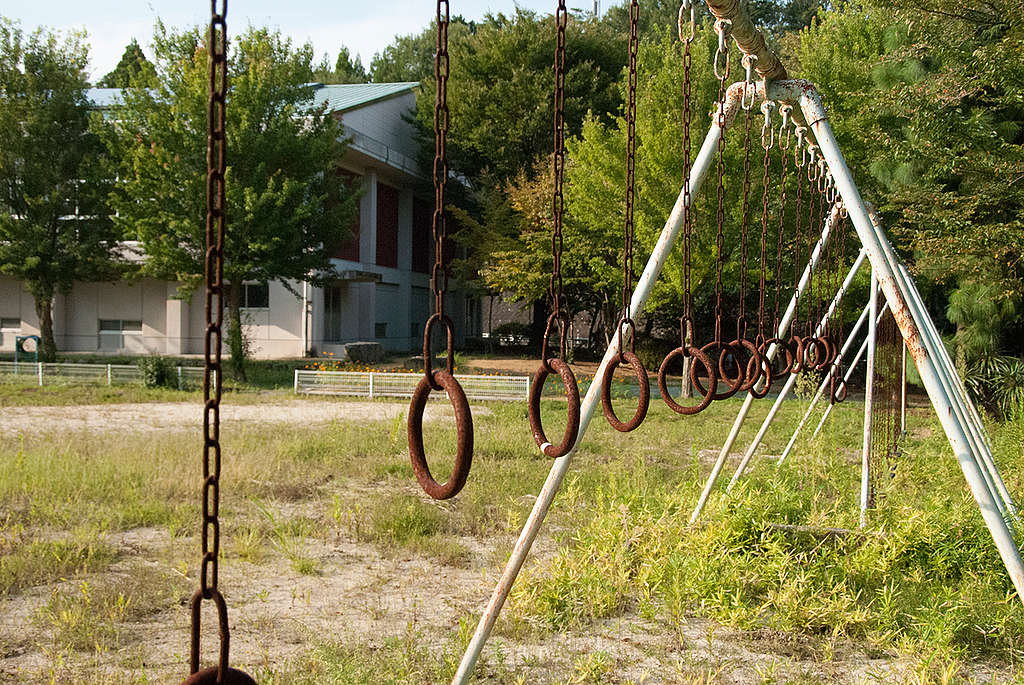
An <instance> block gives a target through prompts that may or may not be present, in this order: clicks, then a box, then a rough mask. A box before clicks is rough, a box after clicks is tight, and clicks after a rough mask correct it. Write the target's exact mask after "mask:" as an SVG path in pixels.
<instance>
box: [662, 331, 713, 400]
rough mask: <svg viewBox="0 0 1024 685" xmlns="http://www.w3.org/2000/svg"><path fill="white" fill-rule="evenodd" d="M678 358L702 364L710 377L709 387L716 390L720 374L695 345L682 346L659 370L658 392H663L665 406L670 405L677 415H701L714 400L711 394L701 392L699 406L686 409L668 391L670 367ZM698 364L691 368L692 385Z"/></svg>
mask: <svg viewBox="0 0 1024 685" xmlns="http://www.w3.org/2000/svg"><path fill="white" fill-rule="evenodd" d="M676 357H682V358H683V359H685V358H686V357H690V358H691V359H693V360H695V361H698V362H700V364H701V366H703V367H704V370H705V371H706V372H707V375H708V387H709V388H714V387H717V386H718V373H717V372H716V371H715V367H714V364H712V363H711V358H710V357H708V355H707V354H705V353H704V352H703V351H701V349H700V348H698V347H694V346H693V345H687V346H680V347H677V348H676V349H674V350H672V351H671V352H669V353H668V356H666V357H665V359H664V360H663V361H662V362H661V367H660V368H659V369H658V390H659V391H660V392H661V399H663V400H665V404H667V405H668V407H669V409H671V410H672V411H674V412H675V413H677V414H683V415H685V416H692V415H694V414H699V413H700V412H702V411H704V410H705V409H707V408H708V406H710V405H711V400H713V399H714V398H713V397H712V396H711V395H712V393H711V392H701V393H700V394H701V400H700V402H698V403H697V404H695V405H693V406H690V407H686V406H683V405H681V404H679V403H677V402H676V401H675V400H674V399H672V394H671V393H670V392H669V391H668V367H669V365H670V364H671V363H672V361H673V360H674V359H675V358H676ZM695 366H696V364H692V365H691V366H690V379H691V385H693V383H692V379H693V377H694V375H695V374H694V367H695Z"/></svg>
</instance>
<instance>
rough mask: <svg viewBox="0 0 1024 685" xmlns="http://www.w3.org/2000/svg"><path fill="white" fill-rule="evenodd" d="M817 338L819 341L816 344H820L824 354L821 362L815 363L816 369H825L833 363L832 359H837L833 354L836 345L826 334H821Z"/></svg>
mask: <svg viewBox="0 0 1024 685" xmlns="http://www.w3.org/2000/svg"><path fill="white" fill-rule="evenodd" d="M815 340H816V341H817V342H816V344H817V345H819V346H820V349H821V350H822V354H821V362H820V363H818V364H817V365H815V367H814V370H815V371H824V370H825V369H827V368H828V367H829V366H830V365H831V364H832V360H833V359H835V355H834V354H833V348H834V346H833V344H832V340H831V339H830V338H829V337H828V336H825V335H819V336H818V337H817V338H815Z"/></svg>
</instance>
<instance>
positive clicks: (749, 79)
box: [740, 55, 763, 110]
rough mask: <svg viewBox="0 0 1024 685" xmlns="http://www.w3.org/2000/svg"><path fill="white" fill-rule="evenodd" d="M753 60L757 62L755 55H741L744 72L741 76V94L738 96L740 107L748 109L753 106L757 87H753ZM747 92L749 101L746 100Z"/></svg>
mask: <svg viewBox="0 0 1024 685" xmlns="http://www.w3.org/2000/svg"><path fill="white" fill-rule="evenodd" d="M755 62H757V55H743V70H744V71H745V72H746V73H745V75H744V78H743V95H742V96H741V97H740V107H742V108H743V109H744V110H749V109H750V108H751V107H753V106H754V99H755V97H756V96H757V89H756V88H755V87H754V63H755ZM748 93H749V94H750V102H747V94H748ZM762 107H763V105H762Z"/></svg>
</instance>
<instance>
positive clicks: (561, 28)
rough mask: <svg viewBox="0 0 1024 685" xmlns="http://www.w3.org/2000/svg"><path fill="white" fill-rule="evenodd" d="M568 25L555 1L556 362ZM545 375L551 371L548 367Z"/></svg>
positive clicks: (552, 290)
mask: <svg viewBox="0 0 1024 685" xmlns="http://www.w3.org/2000/svg"><path fill="white" fill-rule="evenodd" d="M568 23H569V10H568V9H567V8H566V6H565V0H558V9H557V10H556V11H555V25H556V27H557V39H556V45H555V65H554V69H555V102H554V108H555V114H554V176H555V179H554V186H555V187H554V193H553V195H552V200H551V212H552V216H553V223H554V225H553V228H552V231H551V280H550V283H549V286H548V292H549V294H550V295H551V316H552V318H554V319H556V320H559V321H561V326H560V328H559V331H560V337H559V356H558V358H559V359H562V360H564V359H565V352H566V337H565V336H566V330H565V322H564V321H563V320H562V319H563V316H564V314H563V312H562V247H563V239H562V215H563V212H564V208H565V197H564V195H563V191H562V188H563V185H564V174H565V29H566V26H567V25H568ZM542 347H543V349H545V350H546V349H547V340H545V341H544V342H543V345H542ZM541 356H542V357H544V358H543V359H541V364H543V365H544V366H545V368H548V365H547V364H548V362H547V354H543V355H541ZM548 370H549V372H551V371H553V370H552V369H550V368H548Z"/></svg>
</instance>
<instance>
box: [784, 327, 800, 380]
mask: <svg viewBox="0 0 1024 685" xmlns="http://www.w3.org/2000/svg"><path fill="white" fill-rule="evenodd" d="M786 349H787V350H788V352H789V354H790V355H792V357H793V361H792V362H790V364H789V372H790V373H800V372H801V371H803V370H804V339H803V337H801V336H799V335H791V336H790V337H789V340H788V341H787V342H786Z"/></svg>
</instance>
